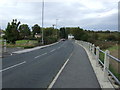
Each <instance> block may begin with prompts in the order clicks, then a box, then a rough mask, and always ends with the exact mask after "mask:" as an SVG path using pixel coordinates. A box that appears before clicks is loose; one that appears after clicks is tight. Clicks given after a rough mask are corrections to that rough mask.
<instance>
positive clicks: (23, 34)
mask: <svg viewBox="0 0 120 90" xmlns="http://www.w3.org/2000/svg"><path fill="white" fill-rule="evenodd" d="M19 35H20V38H21V39H25V38H27V37H29V36H30V35H31V31H30V28H29V27H28V25H27V24H22V25H20V27H19Z"/></svg>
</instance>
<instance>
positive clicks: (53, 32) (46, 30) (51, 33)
mask: <svg viewBox="0 0 120 90" xmlns="http://www.w3.org/2000/svg"><path fill="white" fill-rule="evenodd" d="M55 35H56V30H55V29H54V28H52V27H49V28H44V36H55Z"/></svg>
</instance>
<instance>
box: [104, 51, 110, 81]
mask: <svg viewBox="0 0 120 90" xmlns="http://www.w3.org/2000/svg"><path fill="white" fill-rule="evenodd" d="M108 54H110V52H109V51H108V50H106V51H105V57H104V81H105V82H107V81H108V69H109V56H108Z"/></svg>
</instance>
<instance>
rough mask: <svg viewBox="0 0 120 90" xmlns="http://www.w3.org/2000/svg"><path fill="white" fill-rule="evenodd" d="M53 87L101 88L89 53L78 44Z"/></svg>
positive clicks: (75, 45)
mask: <svg viewBox="0 0 120 90" xmlns="http://www.w3.org/2000/svg"><path fill="white" fill-rule="evenodd" d="M52 88H100V85H99V83H98V80H97V78H96V75H95V73H94V71H93V68H92V66H91V64H90V61H89V59H88V56H87V53H86V52H85V50H84V49H83V48H82V47H81V46H79V45H78V44H75V43H74V51H73V55H72V57H71V58H70V60H69V62H68V63H67V65H66V67H65V68H64V69H63V71H62V73H61V74H60V76H59V77H58V79H57V80H56V82H55V84H54V85H53V87H52Z"/></svg>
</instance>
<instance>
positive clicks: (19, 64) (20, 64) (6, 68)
mask: <svg viewBox="0 0 120 90" xmlns="http://www.w3.org/2000/svg"><path fill="white" fill-rule="evenodd" d="M24 63H26V61H24V62H21V63H19V64H16V65H13V66H10V67H8V68H5V69H3V70H0V72H3V71H6V70H8V69H11V68H14V67H17V66H19V65H22V64H24Z"/></svg>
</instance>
